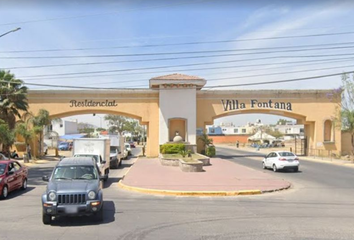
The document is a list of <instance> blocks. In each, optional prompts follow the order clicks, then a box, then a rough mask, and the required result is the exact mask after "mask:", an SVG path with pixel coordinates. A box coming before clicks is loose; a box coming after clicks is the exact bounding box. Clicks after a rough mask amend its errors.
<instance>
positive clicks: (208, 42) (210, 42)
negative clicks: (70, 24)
mask: <svg viewBox="0 0 354 240" xmlns="http://www.w3.org/2000/svg"><path fill="white" fill-rule="evenodd" d="M0 26H1V24H0ZM350 34H354V32H337V33H320V34H308V35H290V36H280V37H265V38H246V39H232V40H215V41H196V42H185V43H167V44H147V45H140V46H129V45H127V46H116V47H103V48H68V49H63V48H62V49H60V48H59V49H45V50H27V51H25V50H23V51H3V52H2V53H26V52H27V53H31V52H58V51H86V50H103V49H125V48H136V47H139V48H145V47H166V46H183V45H199V44H217V43H233V42H244V41H260V40H276V39H288V38H310V37H324V36H335V35H350Z"/></svg>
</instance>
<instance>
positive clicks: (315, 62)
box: [20, 58, 354, 80]
mask: <svg viewBox="0 0 354 240" xmlns="http://www.w3.org/2000/svg"><path fill="white" fill-rule="evenodd" d="M267 59H268V58H267ZM353 59H354V58H330V59H320V60H306V61H292V62H280V63H262V64H248V65H236V66H225V67H206V68H191V69H177V70H175V71H180V72H189V71H198V70H205V71H209V70H215V69H218V70H219V69H228V68H245V67H262V66H271V65H274V64H277V65H287V64H294V63H295V64H296V63H308V64H307V65H317V64H320V63H323V62H325V63H326V62H328V63H333V62H342V61H346V60H353ZM240 61H242V60H240ZM295 67H296V66H295ZM253 70H254V69H253ZM164 72H165V71H150V72H138V73H120V74H98V75H94V76H93V75H92V74H90V75H89V76H82V77H107V76H121V75H125V76H126V75H136V74H139V75H141V74H159V73H164ZM29 77H30V78H29V79H26V80H43V79H42V77H37V78H31V76H29ZM20 78H26V77H20ZM70 78H77V76H63V77H50V78H45V79H44V80H53V79H70Z"/></svg>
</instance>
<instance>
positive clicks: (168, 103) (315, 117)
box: [28, 74, 341, 157]
mask: <svg viewBox="0 0 354 240" xmlns="http://www.w3.org/2000/svg"><path fill="white" fill-rule="evenodd" d="M205 84H206V80H204V79H203V78H200V77H196V76H188V75H183V74H170V75H165V76H160V77H155V78H152V79H150V89H130V90H127V89H120V90H115V89H109V90H103V89H102V90H101V89H97V90H29V93H28V102H29V111H31V112H38V110H39V109H42V108H43V109H47V110H48V111H49V113H50V117H51V118H57V117H58V118H61V117H67V116H72V115H77V114H93V113H101V114H117V115H123V116H127V117H132V118H135V119H137V120H139V122H140V123H141V124H143V125H146V126H147V145H146V155H147V156H149V157H154V156H157V155H158V154H159V146H160V145H161V144H164V143H166V142H170V141H171V140H172V139H173V135H174V134H178V135H179V136H181V138H182V139H183V141H184V142H186V143H188V144H189V145H192V146H197V144H198V141H197V139H198V135H199V134H200V133H201V132H202V131H204V130H205V126H206V125H212V124H213V121H214V119H216V118H220V117H224V116H230V115H236V117H237V114H245V113H264V114H273V115H279V116H284V117H290V118H294V119H296V121H297V124H303V125H304V126H305V135H306V137H307V141H308V143H307V144H308V146H309V148H312V149H327V150H333V151H334V152H338V153H339V152H340V151H341V132H340V128H335V127H334V124H332V122H331V121H332V120H331V119H333V117H335V114H336V110H337V109H338V108H337V107H338V106H339V104H340V102H341V98H340V93H339V94H337V95H332V90H202V88H203V87H204V85H205ZM329 95H331V97H328V96H329ZM198 150H199V151H200V150H201V146H200V145H198Z"/></svg>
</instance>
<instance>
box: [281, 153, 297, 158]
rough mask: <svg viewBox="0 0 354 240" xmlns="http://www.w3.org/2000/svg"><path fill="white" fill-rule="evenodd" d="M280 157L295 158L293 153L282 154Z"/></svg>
mask: <svg viewBox="0 0 354 240" xmlns="http://www.w3.org/2000/svg"><path fill="white" fill-rule="evenodd" d="M279 156H281V157H294V156H295V155H294V154H293V153H292V152H280V153H279Z"/></svg>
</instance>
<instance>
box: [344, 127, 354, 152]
mask: <svg viewBox="0 0 354 240" xmlns="http://www.w3.org/2000/svg"><path fill="white" fill-rule="evenodd" d="M351 154H352V139H351V135H350V133H349V132H342V155H351Z"/></svg>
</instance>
